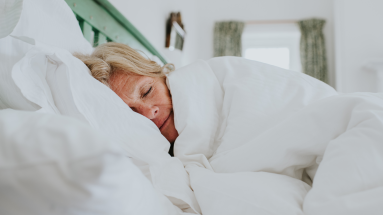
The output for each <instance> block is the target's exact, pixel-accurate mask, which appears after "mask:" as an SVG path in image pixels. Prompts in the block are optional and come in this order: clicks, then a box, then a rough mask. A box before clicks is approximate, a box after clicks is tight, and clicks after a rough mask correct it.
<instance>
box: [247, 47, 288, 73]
mask: <svg viewBox="0 0 383 215" xmlns="http://www.w3.org/2000/svg"><path fill="white" fill-rule="evenodd" d="M244 57H245V58H247V59H249V60H255V61H259V62H262V63H267V64H271V65H274V66H278V67H281V68H284V69H290V50H289V48H287V47H280V48H248V49H246V50H245V56H244Z"/></svg>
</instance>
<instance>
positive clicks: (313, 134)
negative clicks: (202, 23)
mask: <svg viewBox="0 0 383 215" xmlns="http://www.w3.org/2000/svg"><path fill="white" fill-rule="evenodd" d="M77 57H78V58H79V59H80V60H82V61H83V62H84V63H85V64H86V65H87V66H88V68H89V69H90V71H91V74H92V76H93V77H94V78H96V79H97V80H99V81H100V82H102V83H104V84H105V85H107V86H109V87H110V89H112V90H113V91H114V92H115V93H116V94H117V95H118V96H119V97H120V98H121V99H122V100H123V101H124V102H125V103H126V104H127V105H128V106H129V107H130V108H131V109H132V110H133V111H135V112H137V113H139V114H141V115H143V116H145V117H147V118H148V119H150V120H151V121H153V123H155V124H156V126H157V127H158V129H159V130H160V132H161V134H162V135H163V136H164V137H166V139H167V140H168V141H169V142H170V143H171V145H172V146H174V155H175V156H176V157H177V158H178V159H179V160H180V161H182V163H183V164H184V166H185V168H186V170H187V171H188V173H189V175H190V177H191V179H190V180H191V183H192V184H193V183H194V185H196V183H202V181H201V180H202V178H203V175H201V174H203V172H201V168H203V169H208V170H211V171H214V172H216V173H237V172H260V171H263V172H271V173H277V174H282V175H287V176H290V177H293V178H296V179H299V180H305V181H306V182H307V183H309V184H311V181H312V180H313V179H314V178H315V183H316V187H317V188H318V189H315V187H314V188H313V190H314V191H315V192H314V191H313V190H312V191H311V196H315V195H317V196H320V195H322V194H323V192H327V193H326V194H325V195H330V196H331V195H333V194H334V193H335V194H336V193H340V192H341V193H344V194H345V195H346V194H347V195H348V194H351V193H355V192H357V190H363V189H364V187H370V188H375V187H377V188H378V187H379V186H381V183H380V182H379V181H382V180H383V175H382V174H379V175H377V174H375V173H377V172H382V169H383V168H382V166H383V164H382V160H383V145H382V144H381V141H382V140H383V94H371V93H370V94H369V93H364V94H361V93H359V94H344V95H339V94H338V93H337V92H336V91H335V90H334V89H333V88H331V87H330V86H328V85H326V84H325V83H323V82H321V81H318V80H316V79H313V78H311V77H309V76H307V75H305V74H302V73H298V72H294V71H288V70H284V69H281V68H277V67H274V66H270V65H266V64H262V63H259V62H255V61H250V60H246V59H243V58H237V57H222V58H213V59H211V60H208V61H202V60H200V61H197V62H195V63H193V64H190V65H188V66H186V67H183V68H181V69H177V70H176V71H172V72H169V71H170V70H169V69H168V65H165V66H164V67H161V66H159V65H158V64H157V63H155V62H154V61H150V60H148V59H146V58H145V57H143V56H141V55H140V54H139V53H138V52H136V51H135V50H133V49H132V48H130V47H129V46H127V45H123V44H118V43H106V44H103V45H100V46H99V47H97V48H96V49H95V50H94V52H93V54H91V55H89V56H87V55H77ZM325 152H326V154H325ZM378 152H379V153H378ZM377 164H379V165H377ZM319 165H321V168H319V169H318V167H319ZM345 165H347V166H345ZM369 173H374V174H375V175H374V174H372V175H371V174H369ZM363 174H365V175H366V177H362V178H360V177H361V176H363ZM197 175H198V177H197ZM194 176H195V177H194ZM193 178H196V179H198V181H193V180H194V179H193ZM328 181H332V182H331V184H333V185H334V186H329V183H328ZM345 181H348V182H349V183H344V182H345ZM379 183H380V184H379ZM312 193H314V194H312ZM323 195H324V194H323ZM327 197H328V196H327ZM327 197H326V198H327ZM318 198H319V197H318ZM337 198H338V197H337ZM339 198H341V197H339ZM369 198H370V199H371V201H373V199H374V198H373V195H372V196H369V195H368V196H367V197H366V198H365V199H369ZM328 199H334V197H333V196H332V197H328ZM326 201H327V200H326ZM342 201H343V200H342ZM326 204H327V203H326ZM313 205H314V204H313ZM316 205H318V204H316ZM334 205H337V203H336V202H334ZM319 206H320V205H319Z"/></svg>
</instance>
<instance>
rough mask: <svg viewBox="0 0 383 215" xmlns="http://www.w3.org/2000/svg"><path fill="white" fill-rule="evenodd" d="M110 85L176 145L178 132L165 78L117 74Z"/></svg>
mask: <svg viewBox="0 0 383 215" xmlns="http://www.w3.org/2000/svg"><path fill="white" fill-rule="evenodd" d="M109 85H110V88H111V89H112V90H113V91H114V92H115V93H116V94H117V95H118V96H119V97H120V98H121V99H122V100H123V101H124V102H125V103H126V104H127V105H129V107H130V108H131V109H132V110H133V111H135V112H137V113H139V114H141V115H144V116H145V117H147V118H149V119H150V120H152V121H153V122H154V123H155V124H156V125H157V127H158V128H159V129H160V131H161V134H162V135H164V136H165V138H166V139H167V140H168V141H169V142H170V143H174V141H175V140H176V138H177V137H178V132H177V130H176V128H175V126H174V113H173V105H172V99H171V97H170V92H169V90H168V87H167V86H166V83H165V78H152V77H148V76H139V75H132V74H126V73H123V72H116V73H114V74H113V75H112V76H111V77H110V79H109Z"/></svg>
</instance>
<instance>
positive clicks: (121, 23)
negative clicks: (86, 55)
mask: <svg viewBox="0 0 383 215" xmlns="http://www.w3.org/2000/svg"><path fill="white" fill-rule="evenodd" d="M65 1H66V2H67V4H68V5H69V7H70V8H71V9H72V10H73V12H74V13H75V15H76V17H77V20H78V21H79V24H80V27H81V30H82V33H83V34H84V37H85V38H86V39H87V40H88V41H89V42H90V43H92V44H93V46H97V45H100V44H103V43H106V42H111V41H112V42H119V43H124V44H127V45H129V46H130V47H132V48H134V49H137V50H141V51H143V52H144V53H145V54H146V55H147V56H149V57H152V56H153V55H155V56H157V57H158V58H159V59H160V60H161V61H162V62H163V63H164V64H166V63H167V62H166V60H165V59H164V58H163V57H162V56H161V55H160V53H159V52H158V51H157V50H156V49H155V48H154V47H153V46H152V45H151V44H150V43H149V41H148V40H147V39H146V38H145V37H144V36H143V35H142V34H141V33H140V32H139V31H138V30H137V29H136V28H135V27H134V26H133V25H132V24H131V23H130V22H129V21H128V20H127V19H126V18H125V17H124V16H123V15H122V14H121V13H120V12H119V11H118V10H117V9H116V8H115V7H114V6H113V5H112V4H111V3H110V2H108V1H107V0H65Z"/></svg>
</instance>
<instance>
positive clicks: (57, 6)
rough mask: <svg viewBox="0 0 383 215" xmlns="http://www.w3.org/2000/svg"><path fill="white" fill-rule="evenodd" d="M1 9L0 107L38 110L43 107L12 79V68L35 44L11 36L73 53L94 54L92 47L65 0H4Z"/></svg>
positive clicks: (0, 5)
mask: <svg viewBox="0 0 383 215" xmlns="http://www.w3.org/2000/svg"><path fill="white" fill-rule="evenodd" d="M0 12H1V14H0V29H1V30H0V34H2V35H1V37H0V38H1V39H0V56H1V58H0V109H4V108H13V109H20V110H38V109H40V107H38V106H36V104H33V103H31V102H29V101H28V100H26V99H25V98H24V97H23V96H22V95H21V93H20V90H19V89H18V88H17V87H16V86H15V84H14V82H13V80H12V78H11V70H12V67H13V66H14V65H15V63H16V62H17V61H19V60H20V59H21V58H22V57H23V56H24V55H25V53H26V52H27V51H28V50H29V49H30V48H31V47H32V46H31V45H30V44H28V43H25V42H22V41H20V40H18V39H15V38H13V37H12V36H10V35H13V36H18V37H20V36H25V37H30V38H33V39H36V40H38V41H44V43H45V44H49V45H52V46H55V47H60V48H63V49H66V50H68V51H70V52H82V53H91V51H92V47H91V45H90V44H89V42H87V41H86V40H85V39H84V37H83V35H82V33H81V29H80V27H79V25H78V22H77V20H76V18H75V16H74V14H73V12H72V10H71V9H70V8H69V6H68V5H67V3H66V2H65V1H63V0H50V1H46V0H33V1H31V0H27V1H21V0H3V1H0ZM20 13H21V14H20ZM16 23H17V24H16ZM15 25H16V26H15ZM13 28H14V29H13ZM12 29H13V30H12ZM8 34H10V35H8ZM7 35H8V36H7ZM4 36H5V37H4ZM2 37H4V38H2Z"/></svg>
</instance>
